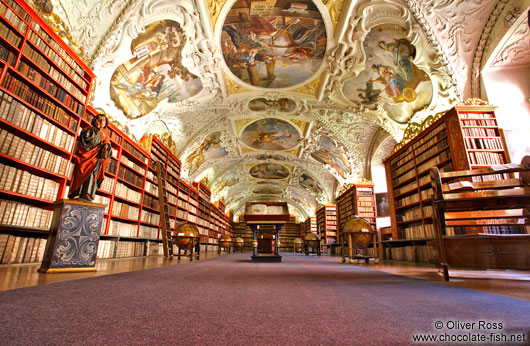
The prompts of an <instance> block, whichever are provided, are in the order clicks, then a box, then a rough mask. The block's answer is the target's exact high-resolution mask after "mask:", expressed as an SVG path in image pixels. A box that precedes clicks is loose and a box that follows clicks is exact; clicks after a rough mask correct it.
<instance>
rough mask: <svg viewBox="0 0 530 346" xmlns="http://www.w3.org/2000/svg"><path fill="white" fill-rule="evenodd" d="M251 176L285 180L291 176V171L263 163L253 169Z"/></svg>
mask: <svg viewBox="0 0 530 346" xmlns="http://www.w3.org/2000/svg"><path fill="white" fill-rule="evenodd" d="M250 175H251V176H253V177H254V178H260V179H284V178H287V177H288V176H289V171H288V170H287V169H286V168H284V167H283V166H280V165H277V164H272V163H271V164H268V163H262V164H259V165H256V166H254V167H252V168H251V169H250Z"/></svg>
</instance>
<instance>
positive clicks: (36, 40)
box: [28, 21, 88, 90]
mask: <svg viewBox="0 0 530 346" xmlns="http://www.w3.org/2000/svg"><path fill="white" fill-rule="evenodd" d="M32 26H33V28H34V29H35V28H39V29H40V26H39V25H38V24H37V23H36V22H35V21H33V23H32ZM39 34H41V35H45V37H49V38H50V40H49V41H48V42H46V41H45V40H43V39H42V38H41V37H40V36H39ZM39 34H37V33H36V32H35V31H31V32H30V33H29V35H28V41H29V42H31V43H32V44H34V45H35V47H37V48H38V49H40V50H41V51H42V52H43V53H44V54H45V55H46V56H47V57H48V58H49V59H50V60H51V61H53V62H54V63H55V65H57V66H59V67H60V68H61V69H62V70H63V71H64V72H65V73H66V74H67V75H68V76H69V77H70V78H72V79H73V80H74V81H75V82H76V83H78V84H79V85H81V87H82V88H83V89H85V90H86V87H87V85H88V84H87V82H86V81H85V80H83V78H81V76H79V75H78V74H77V73H80V74H84V72H83V69H81V68H80V67H79V65H77V63H76V62H75V60H74V59H72V58H71V57H70V56H68V54H64V55H59V54H58V53H57V51H59V52H63V51H64V50H63V49H62V48H61V46H59V44H58V43H57V42H55V41H54V40H53V39H52V38H51V37H50V36H49V35H48V34H47V33H45V32H44V30H41V31H40V32H39ZM48 44H51V45H52V46H54V49H52V48H51V47H50V46H49V45H48ZM65 59H67V60H69V61H70V62H71V63H73V66H74V67H76V66H77V67H79V69H78V70H77V71H75V70H74V69H73V68H72V66H71V64H69V63H67V62H66V61H65ZM76 72H77V73H76Z"/></svg>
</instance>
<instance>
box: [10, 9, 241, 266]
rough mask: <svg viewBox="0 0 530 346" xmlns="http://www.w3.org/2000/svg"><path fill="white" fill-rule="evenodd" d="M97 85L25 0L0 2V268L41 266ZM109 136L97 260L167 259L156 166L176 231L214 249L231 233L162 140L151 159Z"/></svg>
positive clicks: (119, 135)
mask: <svg viewBox="0 0 530 346" xmlns="http://www.w3.org/2000/svg"><path fill="white" fill-rule="evenodd" d="M94 77H95V76H94V74H93V73H92V72H91V71H90V69H89V68H88V66H86V64H85V63H84V62H83V61H82V60H81V59H79V57H78V56H77V55H76V54H75V53H74V52H72V50H71V49H70V48H69V47H68V46H67V45H66V44H65V43H64V42H63V41H62V39H61V38H59V37H58V36H57V35H56V34H55V33H54V31H53V30H52V29H50V28H49V27H48V26H47V25H46V23H44V21H42V20H41V19H40V18H39V16H38V15H37V14H36V13H35V12H34V11H33V10H32V9H31V8H30V7H29V6H28V5H27V4H26V3H25V2H24V1H21V0H0V159H1V162H2V163H0V262H1V263H31V262H40V260H41V258H42V255H43V252H44V249H45V244H46V238H47V236H48V232H49V228H50V224H51V219H52V214H53V208H54V204H53V203H54V202H55V201H56V200H57V199H61V198H63V197H64V196H67V194H68V187H69V183H70V176H71V174H72V157H73V152H74V149H75V148H74V147H75V143H76V142H77V137H78V135H79V133H80V132H81V130H82V129H83V128H85V127H87V126H90V122H91V120H92V118H93V117H94V116H95V115H96V114H97V112H96V110H94V109H93V108H92V107H90V106H88V105H87V100H88V98H89V95H90V90H91V87H92V83H93V80H94ZM107 133H108V134H109V136H110V138H111V145H112V157H111V159H110V160H109V162H108V165H107V167H105V180H104V182H103V184H102V186H101V188H100V189H98V191H97V193H96V200H95V202H96V203H103V204H106V205H107V208H106V210H105V216H104V221H105V222H104V226H103V227H102V229H101V240H100V243H99V248H98V258H117V257H131V256H145V255H159V254H162V253H161V246H160V245H161V240H160V238H161V236H160V231H159V225H160V212H159V210H160V205H159V202H158V182H157V179H156V173H155V171H154V168H153V167H154V166H153V163H154V161H159V162H161V163H162V165H163V167H164V168H163V171H164V175H165V178H166V182H167V184H166V185H167V186H166V190H167V194H168V204H169V211H170V213H169V214H170V225H171V227H175V226H176V224H177V223H180V222H192V223H194V224H196V225H197V226H198V227H200V228H201V229H202V231H201V232H202V234H203V235H204V236H205V237H204V238H203V239H202V241H205V242H210V243H213V242H214V240H215V239H216V238H217V234H218V233H233V223H231V222H230V220H229V219H228V217H227V216H226V215H224V211H223V212H221V211H219V209H218V208H217V207H215V206H213V205H211V204H210V203H209V200H210V198H209V197H207V196H206V198H205V197H204V196H205V195H204V193H205V192H209V191H206V190H207V188H206V187H205V186H202V187H199V191H197V190H195V189H194V188H192V187H190V186H189V185H187V184H186V183H185V182H183V181H182V180H181V179H180V167H181V163H180V161H179V160H178V158H177V157H176V156H175V155H174V154H173V153H172V152H171V151H170V150H169V149H168V148H167V147H166V146H165V145H164V144H163V143H162V142H161V141H160V140H159V139H158V138H156V137H154V138H153V145H152V150H151V152H150V153H149V152H147V151H146V150H144V149H143V148H142V147H141V146H139V145H138V144H137V143H136V142H135V141H133V140H132V139H131V138H129V137H128V136H127V135H126V134H125V133H123V132H122V131H121V130H120V129H119V128H117V127H116V126H114V125H113V124H109V127H108V129H107ZM201 189H202V190H201ZM204 189H206V190H204ZM201 194H202V195H203V197H202V199H201V202H200V197H199V196H200V195H201Z"/></svg>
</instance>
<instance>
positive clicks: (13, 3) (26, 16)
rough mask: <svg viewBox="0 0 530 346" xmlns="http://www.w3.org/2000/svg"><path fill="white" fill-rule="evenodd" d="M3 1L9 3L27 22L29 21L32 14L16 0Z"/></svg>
mask: <svg viewBox="0 0 530 346" xmlns="http://www.w3.org/2000/svg"><path fill="white" fill-rule="evenodd" d="M2 2H4V3H6V4H8V5H9V6H10V7H11V8H12V9H13V10H14V11H15V12H16V13H17V14H18V15H19V16H20V17H21V18H22V19H23V20H24V21H26V23H29V20H30V19H31V16H30V15H29V13H28V12H27V11H26V10H24V9H23V8H22V7H21V6H20V5H19V4H18V3H17V2H16V1H14V0H2Z"/></svg>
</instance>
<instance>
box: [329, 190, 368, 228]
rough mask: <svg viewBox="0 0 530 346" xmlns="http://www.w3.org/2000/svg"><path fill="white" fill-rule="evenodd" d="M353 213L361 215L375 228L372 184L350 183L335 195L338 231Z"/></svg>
mask: <svg viewBox="0 0 530 346" xmlns="http://www.w3.org/2000/svg"><path fill="white" fill-rule="evenodd" d="M354 215H357V216H358V217H362V218H363V219H365V220H366V222H368V223H369V224H370V225H371V226H372V227H373V229H374V230H375V229H376V217H377V213H376V205H375V194H374V185H373V184H356V185H352V186H351V187H350V188H348V189H347V190H346V191H344V192H343V193H341V194H340V196H338V197H337V218H338V232H339V235H340V232H342V229H343V228H344V224H345V223H346V222H347V221H348V220H349V219H351V218H352V217H353V216H354Z"/></svg>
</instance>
